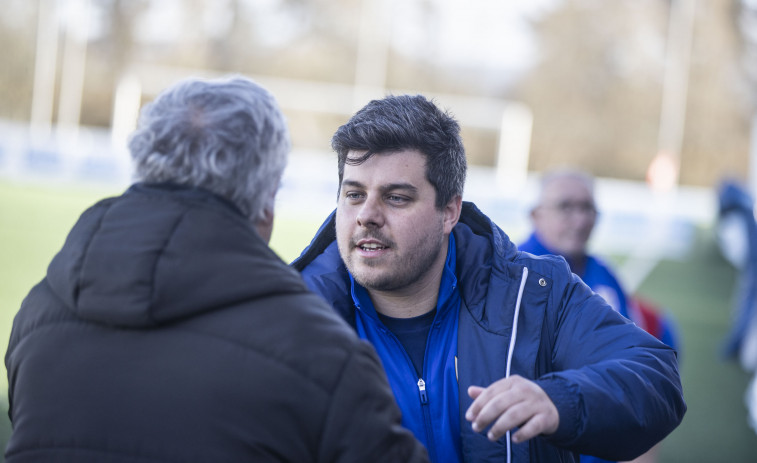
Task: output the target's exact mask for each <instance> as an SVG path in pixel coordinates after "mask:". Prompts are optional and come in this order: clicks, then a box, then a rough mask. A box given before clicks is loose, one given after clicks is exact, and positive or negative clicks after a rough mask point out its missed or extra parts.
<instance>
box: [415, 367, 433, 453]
mask: <svg viewBox="0 0 757 463" xmlns="http://www.w3.org/2000/svg"><path fill="white" fill-rule="evenodd" d="M418 395H419V398H420V401H421V411H422V412H423V422H424V423H425V426H424V428H425V429H426V442H427V443H428V448H427V449H426V450H428V456H429V458H430V459H431V461H436V445H435V444H434V428H433V426H432V423H431V410H430V409H429V404H428V394H427V393H426V381H424V380H423V378H418Z"/></svg>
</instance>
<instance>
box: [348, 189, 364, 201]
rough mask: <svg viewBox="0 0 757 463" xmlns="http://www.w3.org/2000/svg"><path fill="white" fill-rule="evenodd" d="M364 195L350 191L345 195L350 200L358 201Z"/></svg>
mask: <svg viewBox="0 0 757 463" xmlns="http://www.w3.org/2000/svg"><path fill="white" fill-rule="evenodd" d="M361 196H362V195H361V194H360V193H357V192H354V191H348V192H346V193H345V194H344V197H345V198H347V199H350V200H357V199H360V197H361Z"/></svg>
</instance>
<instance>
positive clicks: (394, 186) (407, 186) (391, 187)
mask: <svg viewBox="0 0 757 463" xmlns="http://www.w3.org/2000/svg"><path fill="white" fill-rule="evenodd" d="M395 190H406V191H409V192H411V193H415V192H417V191H418V188H417V187H416V186H415V185H413V184H411V183H389V184H387V185H382V186H381V191H383V192H387V191H395Z"/></svg>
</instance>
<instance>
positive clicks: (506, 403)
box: [292, 95, 686, 463]
mask: <svg viewBox="0 0 757 463" xmlns="http://www.w3.org/2000/svg"><path fill="white" fill-rule="evenodd" d="M331 144H332V147H333V148H334V150H335V151H336V153H337V167H338V178H339V189H338V196H337V198H338V199H337V206H336V211H335V212H334V213H333V214H332V215H331V216H330V217H329V218H328V219H327V220H326V222H325V223H324V224H323V226H322V227H321V229H320V230H319V231H318V233H317V235H316V237H315V238H314V239H313V241H312V242H311V244H310V246H309V247H308V249H306V250H305V251H303V253H302V255H301V256H300V257H299V258H298V259H297V260H296V261H295V262H294V263H293V264H292V265H293V266H294V267H295V268H297V269H298V270H301V272H302V275H303V277H304V278H305V281H306V282H307V284H308V285H309V286H310V288H312V289H313V290H314V291H316V292H317V293H319V294H321V295H322V296H323V297H324V298H325V299H326V300H327V301H328V302H329V303H330V304H331V305H332V306H333V307H334V309H335V310H336V311H337V312H338V313H339V314H341V315H342V316H343V317H344V318H345V320H347V321H348V322H349V323H350V324H351V325H352V326H353V327H355V329H356V330H357V332H358V334H359V335H360V337H362V338H364V339H367V340H369V341H370V342H371V343H372V344H373V345H374V347H375V348H376V350H377V352H378V354H379V356H380V358H381V361H382V364H383V366H384V368H385V370H386V371H387V375H388V377H389V382H390V384H391V386H392V390H393V391H394V394H395V397H396V398H397V401H398V403H399V405H400V409H401V410H402V423H403V424H404V425H405V426H406V427H407V428H408V429H410V430H412V431H413V433H414V434H415V436H416V437H417V438H418V439H419V440H421V441H422V442H423V443H424V444H425V445H426V447H427V448H428V450H429V456H430V458H431V461H433V462H435V463H442V462H450V463H459V462H470V463H473V462H476V463H481V462H499V463H502V462H509V461H517V462H521V463H523V462H528V461H531V462H541V463H545V462H568V461H576V457H577V454H578V453H579V452H581V453H592V454H597V455H601V456H605V457H608V458H618V459H631V458H635V457H636V456H638V455H639V454H641V453H643V452H645V451H646V450H647V449H649V448H650V447H652V445H654V444H655V443H656V442H658V441H659V440H660V439H662V438H663V437H665V435H667V434H668V433H669V432H670V431H672V430H673V429H674V428H675V427H676V426H677V425H678V424H679V423H680V421H681V419H682V417H683V414H684V412H685V409H686V406H685V403H684V401H683V396H682V392H681V384H680V378H679V375H678V370H677V363H676V359H675V354H674V353H673V351H672V350H670V349H669V348H667V347H666V346H664V345H663V344H662V343H660V342H659V341H658V340H656V339H654V338H653V337H652V336H650V335H649V334H647V333H645V332H643V331H642V330H641V329H639V328H638V327H636V326H634V325H633V324H632V323H630V322H629V321H628V320H626V319H625V318H623V317H621V316H620V315H619V314H618V313H617V312H615V311H614V310H612V308H610V307H609V306H608V305H607V303H606V302H605V301H604V300H603V299H602V298H601V297H599V296H598V295H596V294H594V293H593V292H592V291H591V290H590V289H589V288H588V287H587V286H586V285H585V284H584V283H583V282H581V281H580V279H578V278H577V277H576V276H575V275H573V274H572V273H571V272H570V269H569V268H568V266H567V265H566V264H565V262H564V260H563V259H559V258H555V257H534V256H533V255H530V254H527V253H522V252H518V250H517V248H516V247H515V245H514V244H513V243H512V242H511V241H510V240H509V238H508V237H507V235H506V234H505V233H504V232H503V231H502V230H501V229H500V228H499V227H497V225H495V224H494V223H492V221H491V220H490V219H489V218H488V217H487V216H486V215H484V214H483V213H482V212H481V211H479V210H478V209H477V208H476V206H475V205H473V204H471V203H466V202H463V201H462V195H463V186H464V183H465V174H466V170H467V162H466V157H465V149H464V147H463V143H462V139H461V137H460V127H459V125H458V123H457V121H455V120H454V118H452V117H451V116H450V115H449V114H448V113H446V112H444V111H441V110H440V109H439V108H438V107H437V106H436V105H435V104H434V103H433V102H432V101H429V100H427V99H426V98H425V97H423V96H422V95H397V96H388V97H386V98H383V99H380V100H374V101H371V102H369V103H368V104H367V105H366V106H365V107H363V108H362V109H361V110H359V111H358V112H357V113H356V114H355V115H354V116H353V117H352V118H351V119H350V120H349V121H348V122H347V123H346V124H344V125H343V126H341V127H340V128H339V129H338V130H337V131H336V133H335V134H334V136H333V138H332V142H331ZM619 391H622V393H620V392H619Z"/></svg>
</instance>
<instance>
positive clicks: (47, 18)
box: [29, 0, 58, 141]
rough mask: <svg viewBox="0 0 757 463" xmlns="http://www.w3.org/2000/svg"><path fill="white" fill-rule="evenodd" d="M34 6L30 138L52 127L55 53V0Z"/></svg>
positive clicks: (43, 135)
mask: <svg viewBox="0 0 757 463" xmlns="http://www.w3.org/2000/svg"><path fill="white" fill-rule="evenodd" d="M37 8H38V10H37V45H36V52H35V60H34V87H33V89H32V108H31V117H30V119H29V129H30V131H31V132H32V133H31V140H33V141H35V140H36V141H39V140H46V139H47V138H48V137H49V136H50V132H51V127H52V118H53V101H54V99H55V73H56V68H57V57H58V0H39V2H38V4H37Z"/></svg>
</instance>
